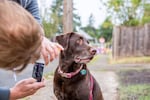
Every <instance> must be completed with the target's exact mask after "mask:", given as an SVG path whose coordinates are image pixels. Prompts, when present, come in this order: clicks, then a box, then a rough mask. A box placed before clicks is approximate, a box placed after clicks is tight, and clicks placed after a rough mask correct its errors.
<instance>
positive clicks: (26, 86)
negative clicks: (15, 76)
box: [10, 78, 45, 100]
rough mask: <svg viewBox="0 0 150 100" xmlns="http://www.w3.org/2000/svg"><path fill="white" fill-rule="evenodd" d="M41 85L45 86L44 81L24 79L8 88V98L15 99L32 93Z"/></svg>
mask: <svg viewBox="0 0 150 100" xmlns="http://www.w3.org/2000/svg"><path fill="white" fill-rule="evenodd" d="M42 87H45V83H44V81H42V82H36V80H35V79H33V78H28V79H24V80H22V81H20V82H18V83H17V84H16V85H15V86H14V87H12V88H11V89H10V99H11V100H16V99H19V98H23V97H26V96H29V95H32V94H34V93H35V92H36V91H37V90H39V89H40V88H42Z"/></svg>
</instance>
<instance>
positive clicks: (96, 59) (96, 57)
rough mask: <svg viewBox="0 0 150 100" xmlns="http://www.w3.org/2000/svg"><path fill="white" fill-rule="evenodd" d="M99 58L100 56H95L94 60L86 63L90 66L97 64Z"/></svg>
mask: <svg viewBox="0 0 150 100" xmlns="http://www.w3.org/2000/svg"><path fill="white" fill-rule="evenodd" d="M100 58H101V55H95V56H94V58H93V59H92V60H91V61H90V62H89V63H88V65H92V64H94V63H95V62H97V61H98V60H99V59H100Z"/></svg>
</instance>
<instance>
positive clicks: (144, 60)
mask: <svg viewBox="0 0 150 100" xmlns="http://www.w3.org/2000/svg"><path fill="white" fill-rule="evenodd" d="M109 63H110V64H125V63H150V57H128V58H120V59H117V60H113V59H112V58H110V59H109Z"/></svg>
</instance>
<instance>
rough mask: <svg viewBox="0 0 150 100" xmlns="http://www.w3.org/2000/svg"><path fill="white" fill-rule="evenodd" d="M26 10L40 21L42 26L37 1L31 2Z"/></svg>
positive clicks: (32, 0)
mask: <svg viewBox="0 0 150 100" xmlns="http://www.w3.org/2000/svg"><path fill="white" fill-rule="evenodd" d="M25 9H26V10H27V11H28V12H30V13H31V14H32V16H33V17H34V18H35V19H36V20H37V21H38V23H39V24H40V25H42V21H41V18H40V13H39V6H38V3H37V0H31V2H30V3H29V4H27V6H26V8H25Z"/></svg>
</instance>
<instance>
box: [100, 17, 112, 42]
mask: <svg viewBox="0 0 150 100" xmlns="http://www.w3.org/2000/svg"><path fill="white" fill-rule="evenodd" d="M112 30H113V24H112V23H111V21H110V18H109V17H108V18H107V19H106V20H105V21H104V23H103V24H102V25H101V26H100V28H99V31H100V37H104V38H105V40H106V42H109V41H111V39H112ZM100 37H99V38H100Z"/></svg>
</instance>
